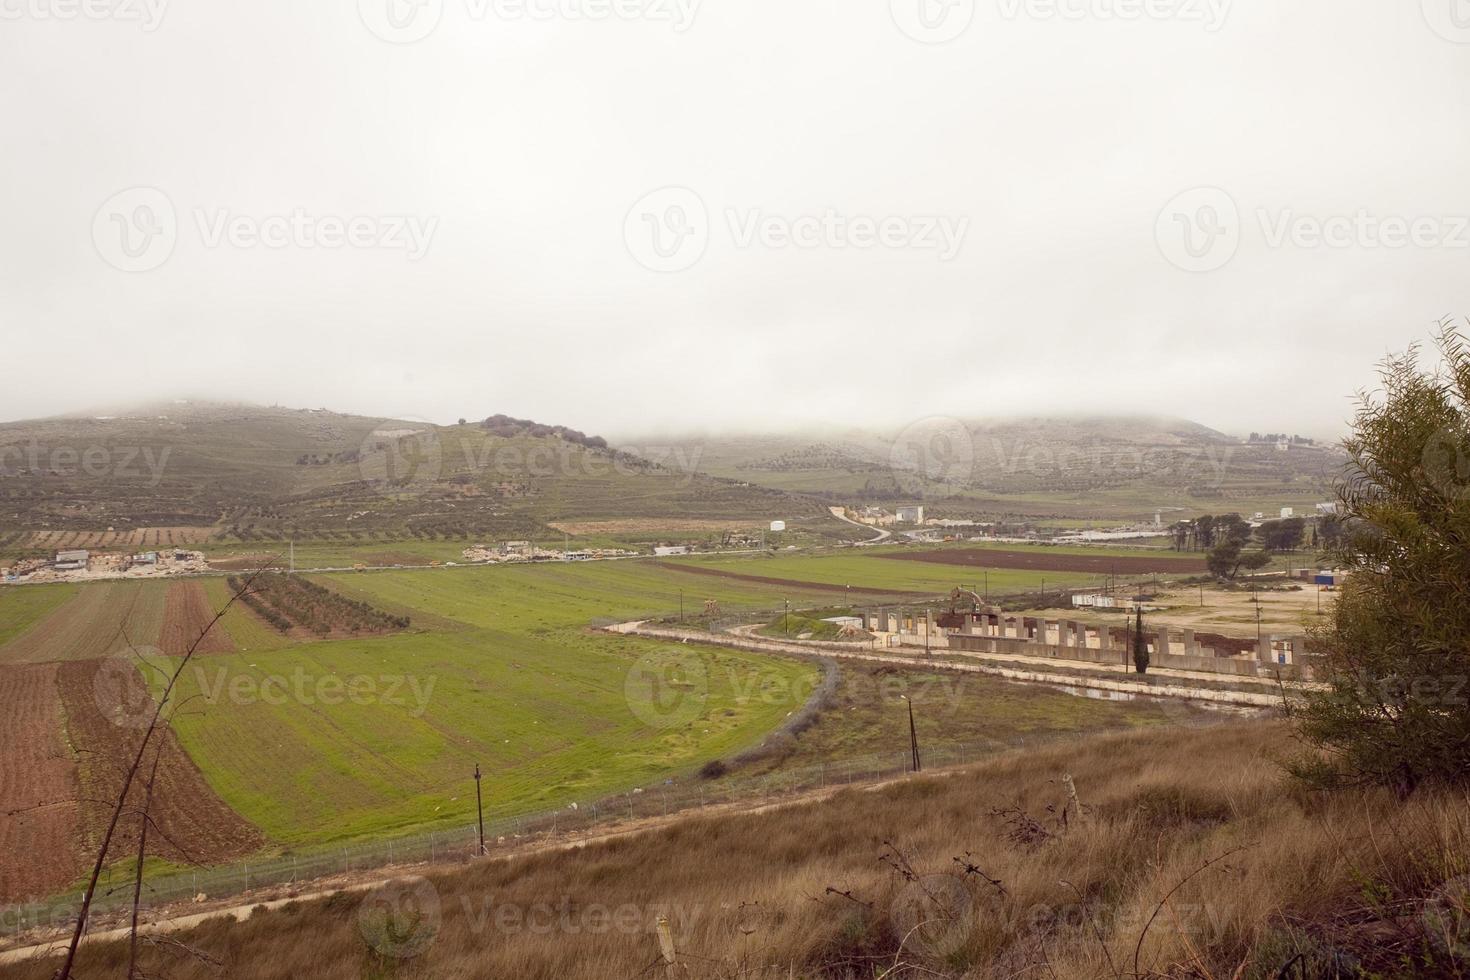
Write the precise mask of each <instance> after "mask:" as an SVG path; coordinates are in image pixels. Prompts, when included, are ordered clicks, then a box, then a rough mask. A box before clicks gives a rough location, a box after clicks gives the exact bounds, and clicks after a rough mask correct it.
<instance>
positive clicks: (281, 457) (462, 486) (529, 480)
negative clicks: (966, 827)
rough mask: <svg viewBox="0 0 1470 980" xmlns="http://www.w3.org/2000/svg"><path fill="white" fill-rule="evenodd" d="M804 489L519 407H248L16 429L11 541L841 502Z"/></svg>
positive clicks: (484, 527)
mask: <svg viewBox="0 0 1470 980" xmlns="http://www.w3.org/2000/svg"><path fill="white" fill-rule="evenodd" d="M823 514H824V512H823V510H822V508H821V507H820V506H819V505H818V504H817V503H816V502H815V501H808V500H802V499H800V498H796V497H793V496H791V495H789V494H786V493H783V492H781V491H778V490H771V489H769V488H762V487H755V486H751V485H749V484H748V483H745V482H744V481H740V480H730V479H721V478H717V477H712V476H709V475H707V474H701V473H696V472H692V471H691V470H690V469H689V468H688V467H687V466H680V465H679V459H678V457H677V456H676V455H675V456H670V457H669V458H668V459H663V460H655V459H648V458H644V457H643V456H641V455H638V454H636V453H630V452H626V451H622V450H619V449H616V448H612V447H609V446H608V445H607V443H606V441H605V440H603V439H602V438H601V437H598V436H594V435H587V434H585V433H582V432H580V431H578V430H575V429H571V428H569V427H566V426H558V425H547V424H542V423H539V422H533V421H530V420H525V419H513V418H510V417H509V416H504V415H491V416H488V417H486V418H485V419H483V420H477V421H466V423H465V424H462V425H435V424H433V423H427V422H422V421H414V420H406V419H394V418H386V417H384V418H370V417H365V416H358V415H347V414H341V413H336V412H331V411H327V410H325V409H291V408H281V407H278V406H270V407H267V406H259V405H249V404H240V403H219V402H199V401H183V400H180V401H175V402H166V403H152V404H148V405H143V406H137V407H134V408H130V409H126V410H122V411H120V412H118V413H116V414H110V415H90V414H89V415H74V416H62V417H54V418H49V419H40V420H34V421H26V422H11V423H4V424H0V537H3V536H5V535H6V534H9V535H11V536H14V535H15V534H16V533H18V532H22V531H27V530H30V531H35V530H41V529H49V530H60V529H73V530H106V529H108V528H116V529H119V530H122V529H125V528H133V527H141V526H154V527H157V526H168V527H181V528H184V527H187V528H192V529H195V530H196V531H198V533H199V534H205V533H208V534H211V535H214V536H216V537H219V536H223V537H227V538H235V539H239V540H243V541H247V542H248V541H250V540H255V539H267V538H270V539H276V540H279V539H281V538H282V537H285V536H290V537H295V538H300V539H303V540H311V539H323V538H324V539H328V540H344V541H347V540H360V539H374V538H381V539H392V538H394V537H395V536H404V537H434V538H441V539H448V538H454V537H463V538H466V539H468V538H481V537H484V538H495V537H501V538H504V537H507V536H514V537H532V536H537V535H542V536H547V537H549V536H553V535H554V536H560V534H559V532H556V531H553V530H551V529H549V524H550V523H551V522H556V521H567V520H584V521H585V520H597V519H608V520H612V519H619V518H657V517H670V516H680V517H685V518H688V517H697V518H704V519H711V520H719V519H729V520H741V521H745V522H747V523H749V524H751V525H752V526H753V525H754V524H755V523H758V522H759V521H761V520H769V519H771V518H772V517H782V518H788V519H789V518H795V517H800V516H803V515H807V516H814V515H823Z"/></svg>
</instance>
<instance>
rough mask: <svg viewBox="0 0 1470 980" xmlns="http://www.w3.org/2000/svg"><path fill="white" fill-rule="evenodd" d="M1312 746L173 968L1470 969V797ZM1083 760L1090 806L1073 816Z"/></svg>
mask: <svg viewBox="0 0 1470 980" xmlns="http://www.w3.org/2000/svg"><path fill="white" fill-rule="evenodd" d="M1290 744H1291V743H1290V741H1289V736H1288V733H1287V731H1286V729H1285V728H1284V727H1282V726H1281V725H1280V724H1278V723H1263V722H1257V723H1243V724H1239V725H1232V726H1229V727H1224V728H1214V729H1206V730H1199V731H1165V732H1150V733H1141V734H1130V735H1119V736H1108V737H1101V738H1097V739H1093V740H1091V741H1090V742H1086V743H1083V742H1079V743H1075V744H1072V745H1068V746H1062V747H1053V748H1048V749H1043V750H1030V751H1027V752H1024V753H1015V754H1011V755H1008V756H1004V757H1001V758H998V759H995V760H993V761H991V762H988V763H985V764H983V765H979V766H975V767H972V768H970V769H967V770H964V771H957V772H950V773H940V774H933V775H927V776H923V777H918V778H914V779H911V780H909V781H906V782H904V783H901V784H899V785H896V786H889V787H886V788H882V789H879V790H869V791H863V790H846V791H843V792H841V793H839V794H838V795H836V796H835V797H833V798H831V799H830V800H828V801H826V802H822V803H817V804H811V805H805V806H801V807H798V808H792V809H786V810H777V811H771V812H765V813H756V814H746V815H739V816H732V815H723V816H718V817H714V816H710V817H704V818H699V817H696V818H692V819H690V820H688V821H685V822H683V823H680V824H677V825H675V826H674V827H672V828H668V829H664V830H659V831H654V832H650V833H647V834H644V835H641V836H637V837H629V838H622V839H616V840H610V841H607V842H604V843H600V844H595V845H592V846H589V847H587V848H585V849H583V850H577V851H569V852H562V853H545V854H540V855H534V856H530V857H525V858H521V859H517V860H505V861H493V862H487V863H485V864H481V865H478V866H474V867H466V868H461V869H456V870H449V871H445V872H442V873H436V874H434V875H432V876H431V881H430V883H429V884H427V885H425V884H423V883H422V882H420V883H419V884H417V885H412V884H405V885H401V886H395V887H390V888H388V889H385V890H383V891H380V892H378V893H374V894H372V895H370V896H368V898H367V899H364V898H363V897H362V896H360V895H339V896H336V897H334V898H333V899H330V900H327V901H324V902H317V903H313V904H309V905H302V906H295V907H288V908H286V909H281V910H276V911H271V912H261V913H259V914H257V915H255V916H253V917H252V918H251V919H250V920H249V921H248V922H245V923H243V924H236V923H224V922H219V923H210V924H207V925H206V926H204V927H201V928H199V929H197V930H195V931H194V932H192V933H190V934H187V935H185V936H181V937H180V938H182V939H185V940H187V941H188V942H189V943H191V944H193V945H194V946H196V947H198V948H200V949H202V950H205V951H208V952H209V954H210V955H212V956H214V957H217V958H218V959H219V960H220V961H221V962H222V964H223V967H222V969H221V970H215V969H211V968H207V967H205V966H203V965H200V964H197V963H194V962H192V961H190V960H188V959H187V958H180V956H179V955H178V954H177V952H168V951H162V950H153V951H151V952H150V953H149V956H150V972H151V973H152V974H154V975H160V974H164V973H166V974H167V975H168V976H170V977H172V978H175V980H188V978H195V977H198V978H203V977H212V976H220V975H224V976H229V977H239V978H245V980H257V978H266V977H271V978H277V977H279V978H285V977H308V976H309V977H313V978H320V980H337V978H342V980H346V978H358V977H401V978H434V980H455V978H464V980H470V978H482V977H493V978H507V980H511V978H513V980H523V978H543V977H544V978H556V980H575V978H588V980H620V978H633V977H643V976H647V977H655V978H659V980H663V978H665V977H670V976H673V977H729V978H735V977H763V978H772V980H775V978H778V977H779V978H797V977H832V978H837V977H850V978H857V977H865V978H878V977H887V978H897V977H934V976H946V977H962V976H969V977H1044V978H1054V980H1072V978H1079V980H1080V978H1092V977H1122V976H1130V977H1131V976H1159V975H1169V976H1188V977H1204V978H1215V977H1219V978H1226V977H1235V976H1241V977H1276V976H1284V977H1315V976H1334V975H1344V976H1347V975H1356V974H1353V973H1352V972H1350V971H1349V970H1348V969H1347V968H1348V967H1350V966H1351V965H1353V964H1359V965H1362V966H1363V967H1365V968H1370V967H1371V968H1373V969H1375V970H1377V971H1379V975H1388V976H1402V975H1445V976H1459V975H1461V973H1458V972H1456V968H1457V967H1458V970H1460V971H1463V973H1465V974H1470V959H1459V960H1456V958H1455V951H1456V950H1457V951H1458V952H1459V953H1460V954H1461V955H1462V956H1464V955H1465V954H1467V953H1470V935H1465V936H1461V937H1459V938H1460V944H1459V945H1458V946H1456V945H1455V944H1454V943H1451V944H1450V946H1449V947H1448V948H1446V947H1445V946H1444V945H1443V944H1439V945H1436V943H1435V942H1434V941H1433V940H1431V939H1429V938H1428V937H1427V931H1426V929H1425V928H1424V923H1425V922H1426V921H1431V922H1438V923H1440V924H1445V923H1449V924H1451V925H1454V924H1458V923H1463V922H1464V921H1465V920H1464V919H1463V918H1455V917H1453V916H1449V917H1446V916H1440V917H1439V918H1438V919H1436V918H1434V917H1433V916H1429V917H1427V918H1426V916H1425V915H1424V914H1423V910H1424V900H1425V899H1426V898H1429V897H1430V896H1432V895H1433V894H1434V893H1435V891H1436V889H1439V888H1440V887H1441V886H1442V885H1443V884H1444V883H1445V882H1446V881H1448V880H1450V879H1454V878H1456V877H1457V876H1460V875H1464V874H1466V873H1467V872H1470V868H1467V867H1466V862H1467V855H1470V846H1467V845H1470V840H1467V836H1470V815H1467V806H1466V799H1465V798H1464V797H1463V796H1461V795H1454V794H1449V793H1445V794H1434V793H1423V794H1421V795H1420V796H1418V797H1416V798H1415V799H1413V800H1411V801H1410V802H1409V803H1406V804H1403V803H1399V802H1397V801H1395V800H1394V799H1393V798H1391V797H1389V796H1386V795H1380V794H1378V793H1376V792H1362V791H1353V792H1343V793H1338V794H1333V795H1324V794H1321V793H1317V792H1309V791H1307V790H1304V789H1300V788H1298V787H1296V786H1294V785H1292V784H1289V783H1287V782H1286V781H1285V777H1283V776H1282V775H1281V774H1280V770H1279V768H1278V767H1277V765H1276V764H1275V761H1274V759H1273V752H1274V751H1275V750H1278V749H1281V748H1282V747H1284V746H1287V745H1290ZM1067 773H1072V774H1075V777H1076V786H1077V789H1078V793H1079V795H1080V798H1081V801H1082V804H1083V809H1082V812H1081V813H1080V814H1079V813H1076V812H1072V811H1070V810H1069V811H1067V812H1066V813H1065V814H1064V812H1063V810H1064V807H1065V806H1066V802H1067V793H1066V790H1065V788H1064V784H1063V781H1062V777H1063V775H1064V774H1067ZM1166 898H1167V900H1166ZM388 908H392V909H395V910H396V915H395V916H394V917H392V918H391V919H387V920H385V919H384V917H383V911H384V910H385V909H388ZM661 913H662V914H667V916H668V919H669V930H670V935H671V938H672V941H673V943H674V945H675V946H676V948H677V951H678V965H677V966H676V967H675V968H674V969H673V970H671V971H666V970H665V967H664V966H663V965H662V964H661V963H660V961H659V956H660V943H659V938H658V934H657V929H656V927H655V925H654V923H655V922H656V920H657V918H658V916H659V915H660V914H661ZM1150 923H1151V924H1150ZM385 927H386V928H385ZM1140 937H1142V941H1141V943H1140ZM374 945H376V949H375V948H373V947H374ZM398 954H412V955H406V956H404V955H398ZM122 955H123V954H122V949H121V947H118V946H113V947H98V948H93V949H90V950H89V951H88V952H87V955H86V956H85V957H84V972H83V973H81V974H80V975H82V976H86V977H104V976H117V975H119V971H120V969H121V964H122V962H123V960H122ZM51 966H52V968H54V963H53V964H52V965H51ZM1334 971H1338V972H1334ZM8 975H11V976H16V977H25V978H28V980H29V978H34V980H41V978H44V977H47V976H48V972H47V966H46V965H44V964H33V965H28V966H26V967H24V968H16V969H13V970H12V971H11V972H10V973H9V974H8Z"/></svg>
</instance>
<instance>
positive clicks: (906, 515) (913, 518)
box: [898, 506, 924, 524]
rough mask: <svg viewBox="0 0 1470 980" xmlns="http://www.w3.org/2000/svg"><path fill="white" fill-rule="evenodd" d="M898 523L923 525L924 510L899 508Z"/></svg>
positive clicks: (919, 507)
mask: <svg viewBox="0 0 1470 980" xmlns="http://www.w3.org/2000/svg"><path fill="white" fill-rule="evenodd" d="M898 522H899V523H900V524H923V523H924V508H923V507H922V506H918V507H900V508H899V509H898Z"/></svg>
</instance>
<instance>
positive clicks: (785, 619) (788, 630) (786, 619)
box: [781, 599, 791, 639]
mask: <svg viewBox="0 0 1470 980" xmlns="http://www.w3.org/2000/svg"><path fill="white" fill-rule="evenodd" d="M781 601H782V602H783V603H785V605H786V614H785V615H783V616H782V617H781V622H783V623H785V624H786V638H787V639H790V638H791V600H790V599H782V600H781Z"/></svg>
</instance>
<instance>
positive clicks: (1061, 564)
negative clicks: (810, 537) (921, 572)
mask: <svg viewBox="0 0 1470 980" xmlns="http://www.w3.org/2000/svg"><path fill="white" fill-rule="evenodd" d="M878 557H880V558H886V559H888V560H890V561H922V562H927V563H929V564H931V565H959V566H962V567H965V568H1004V569H1016V570H1019V571H1030V572H1089V573H1092V574H1095V575H1108V574H1112V573H1117V574H1118V575H1151V574H1153V573H1156V572H1157V573H1169V574H1171V575H1193V574H1197V573H1202V572H1204V571H1206V570H1207V569H1206V566H1205V562H1204V559H1203V558H1189V557H1184V556H1180V557H1177V558H1176V557H1171V556H1165V555H1157V556H1155V555H1112V554H1098V555H1077V554H1067V553H1065V552H1049V551H1046V550H1038V551H1003V550H1000V549H998V548H947V549H944V550H940V551H909V552H904V553H903V554H894V555H880V556H878Z"/></svg>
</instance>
